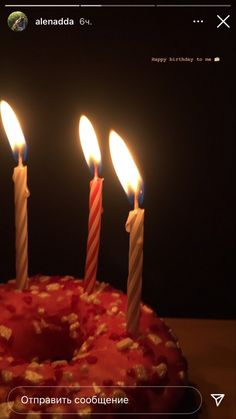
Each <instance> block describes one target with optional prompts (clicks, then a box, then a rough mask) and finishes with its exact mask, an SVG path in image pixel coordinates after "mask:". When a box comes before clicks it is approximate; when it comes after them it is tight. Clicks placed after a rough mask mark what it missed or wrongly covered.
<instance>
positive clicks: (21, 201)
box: [0, 101, 29, 290]
mask: <svg viewBox="0 0 236 419" xmlns="http://www.w3.org/2000/svg"><path fill="white" fill-rule="evenodd" d="M0 109H1V116H2V122H3V125H4V128H5V131H6V134H7V137H8V140H9V143H10V146H11V148H12V151H13V153H14V154H15V153H16V154H17V155H18V166H17V167H15V168H14V172H13V182H14V195H15V228H16V239H15V244H16V286H17V288H18V289H20V290H23V289H25V288H27V285H28V216H27V198H28V196H29V190H28V188H27V167H26V166H23V162H22V156H23V152H24V149H25V147H26V144H25V138H24V134H23V132H22V130H21V126H20V124H19V121H18V119H17V117H16V115H15V113H14V111H13V109H12V108H11V107H10V106H9V105H8V103H7V102H5V101H1V105H0Z"/></svg>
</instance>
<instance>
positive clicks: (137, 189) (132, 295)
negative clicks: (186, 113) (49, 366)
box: [110, 131, 144, 336]
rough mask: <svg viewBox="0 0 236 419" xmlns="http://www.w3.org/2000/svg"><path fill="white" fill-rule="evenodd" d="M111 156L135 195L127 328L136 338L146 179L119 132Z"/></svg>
mask: <svg viewBox="0 0 236 419" xmlns="http://www.w3.org/2000/svg"><path fill="white" fill-rule="evenodd" d="M110 152H111V158H112V162H113V165H114V168H115V171H116V174H117V176H118V178H119V180H120V182H121V185H122V186H123V188H124V190H125V192H126V193H127V195H130V194H133V195H134V210H133V211H130V212H129V216H128V219H127V221H126V225H125V227H126V231H127V232H128V233H129V234H130V238H129V273H128V282H127V309H126V324H127V326H126V328H127V331H128V333H130V334H131V335H133V336H135V335H137V334H138V329H139V317H140V303H141V292H142V271H143V225H144V210H143V209H141V208H139V203H138V197H139V195H140V194H142V193H143V192H142V178H141V176H140V174H139V171H138V169H137V166H136V165H135V163H134V160H133V158H132V155H131V154H130V152H129V150H128V148H127V146H126V144H125V142H124V141H123V140H122V138H121V137H120V136H119V135H118V134H117V133H116V132H115V131H111V133H110Z"/></svg>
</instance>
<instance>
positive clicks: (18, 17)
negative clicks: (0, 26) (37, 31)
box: [7, 12, 28, 32]
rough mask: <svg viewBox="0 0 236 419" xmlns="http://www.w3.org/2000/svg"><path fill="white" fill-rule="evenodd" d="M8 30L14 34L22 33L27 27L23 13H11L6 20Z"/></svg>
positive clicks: (26, 20) (26, 19)
mask: <svg viewBox="0 0 236 419" xmlns="http://www.w3.org/2000/svg"><path fill="white" fill-rule="evenodd" d="M7 24H8V26H9V28H10V29H11V30H12V31H14V32H22V31H24V30H25V28H26V27H27V25H28V18H27V16H26V15H25V14H24V13H23V12H12V13H11V14H10V15H9V16H8V18H7Z"/></svg>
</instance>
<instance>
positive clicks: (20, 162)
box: [18, 150, 23, 166]
mask: <svg viewBox="0 0 236 419" xmlns="http://www.w3.org/2000/svg"><path fill="white" fill-rule="evenodd" d="M22 164H23V161H22V152H21V150H19V151H18V166H22Z"/></svg>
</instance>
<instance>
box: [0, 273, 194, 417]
mask: <svg viewBox="0 0 236 419" xmlns="http://www.w3.org/2000/svg"><path fill="white" fill-rule="evenodd" d="M0 300H2V302H3V304H2V309H1V312H0V370H1V375H0V403H1V402H5V401H6V398H7V395H8V392H9V390H10V389H11V388H13V387H15V386H20V387H21V389H22V387H24V386H36V385H40V386H45V385H52V386H73V385H78V383H79V385H80V386H81V389H80V390H78V389H77V390H76V388H75V389H74V390H73V391H74V393H73V395H74V396H75V395H76V394H77V392H78V391H79V393H78V394H79V396H80V397H85V396H86V397H91V396H93V395H94V391H93V392H92V388H89V387H88V388H82V387H83V386H91V387H92V386H93V385H94V383H95V384H96V386H98V388H99V386H100V387H101V386H106V387H107V389H102V391H103V392H106V395H107V396H108V397H109V396H112V394H113V393H112V391H115V390H114V388H113V387H111V388H110V389H109V386H119V388H120V389H121V390H122V383H124V385H129V386H137V387H135V389H134V390H133V392H131V393H130V394H128V395H129V397H130V400H131V402H130V404H129V409H130V410H131V411H138V410H137V409H143V408H144V407H145V408H147V406H148V409H149V411H150V412H158V411H159V412H169V411H171V409H174V407H175V405H176V403H177V402H178V399H179V397H180V392H179V391H178V392H177V391H176V390H175V389H174V388H170V387H168V388H166V389H164V390H165V391H164V390H162V391H157V390H156V391H154V390H151V389H146V390H145V389H139V387H138V386H139V385H165V386H177V385H184V382H183V381H181V378H180V377H181V375H183V374H182V372H186V370H187V363H186V360H185V358H184V357H183V355H182V352H181V350H180V349H179V348H178V347H173V345H174V343H175V339H174V338H172V337H171V334H170V332H169V329H168V327H167V326H166V325H165V323H164V322H163V321H161V320H160V319H159V318H158V317H156V316H155V314H154V313H153V312H151V310H150V309H146V310H145V309H141V318H140V334H139V336H138V337H137V338H136V339H133V341H131V342H132V345H133V346H131V347H127V348H123V350H122V349H121V350H120V349H119V344H120V342H121V341H122V340H127V336H128V335H127V332H126V327H125V321H126V318H125V312H126V296H125V295H124V294H123V293H121V292H118V291H117V290H115V289H113V288H112V287H111V286H104V288H102V286H101V284H97V288H96V289H95V292H94V293H93V294H92V295H90V296H88V295H87V294H86V293H84V289H83V283H82V281H81V280H75V279H74V278H71V277H70V278H60V277H40V276H36V277H33V278H31V279H30V286H29V290H25V291H23V292H18V291H17V290H15V284H14V283H7V284H5V285H3V286H0ZM114 307H118V309H114ZM112 310H113V311H112ZM156 338H158V339H157V341H155V339H156ZM166 342H169V343H170V342H172V343H171V344H167V346H166ZM117 345H118V347H117ZM62 361H64V362H62ZM66 361H67V362H66ZM160 364H165V365H166V366H167V371H166V373H165V374H164V375H163V376H161V375H160V374H159V372H158V369H155V366H159V365H160ZM153 367H154V368H153ZM180 372H181V374H179V373H180ZM37 380H38V381H37ZM53 388H54V390H51V393H52V394H51V396H53V395H54V396H55V395H56V394H58V395H60V394H61V393H60V391H62V390H60V389H61V388H63V387H53ZM115 389H117V388H115ZM22 391H23V389H22ZM31 391H32V390H31ZM45 391H46V390H45ZM53 391H54V392H56V393H55V394H54V393H53ZM63 391H65V388H64V390H63ZM124 391H125V392H127V391H128V390H126V389H124ZM45 394H46V393H45ZM0 406H1V404H0ZM0 408H1V407H0ZM63 408H64V409H65V410H64V412H66V411H68V412H76V411H77V410H78V409H79V407H78V406H74V405H70V406H66V407H65V406H64V407H63ZM99 408H100V407H99V406H97V405H93V406H92V409H93V411H95V412H96V411H97V410H98V411H99ZM25 409H28V410H30V409H29V406H28V405H27V408H26V407H25ZM33 409H35V410H38V409H36V408H34V407H33ZM76 409H77V410H76ZM126 409H127V407H126ZM41 411H42V412H47V413H48V412H50V406H41ZM0 412H1V410H0ZM10 417H12V418H13V417H14V416H10ZM49 417H50V416H49ZM101 417H102V416H101ZM111 417H112V415H110V418H111ZM114 417H116V416H114ZM23 418H24V416H23ZM107 418H108V417H107Z"/></svg>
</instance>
